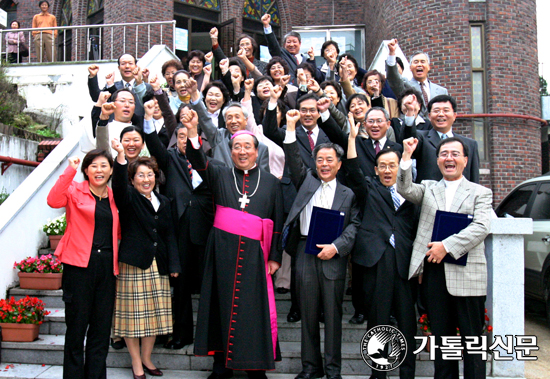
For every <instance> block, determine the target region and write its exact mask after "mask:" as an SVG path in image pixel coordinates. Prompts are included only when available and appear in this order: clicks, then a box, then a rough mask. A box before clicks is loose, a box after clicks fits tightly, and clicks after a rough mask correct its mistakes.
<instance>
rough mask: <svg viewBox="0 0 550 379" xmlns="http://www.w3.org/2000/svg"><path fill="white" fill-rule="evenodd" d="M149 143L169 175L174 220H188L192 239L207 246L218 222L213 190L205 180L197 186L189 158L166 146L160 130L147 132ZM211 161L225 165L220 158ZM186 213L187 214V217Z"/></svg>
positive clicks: (146, 137) (160, 165) (167, 185)
mask: <svg viewBox="0 0 550 379" xmlns="http://www.w3.org/2000/svg"><path fill="white" fill-rule="evenodd" d="M145 143H146V144H147V148H148V149H149V152H150V153H151V155H152V156H154V157H155V158H156V160H157V162H158V165H159V168H160V169H161V170H162V171H163V172H164V175H165V176H166V183H165V193H166V196H167V197H168V198H169V199H170V200H171V201H172V207H173V214H174V222H175V223H176V225H177V224H178V223H180V222H186V223H188V227H189V234H190V238H191V242H192V243H194V244H195V245H206V240H207V239H208V234H209V233H210V229H211V228H212V224H213V223H214V209H215V205H214V203H213V200H212V191H210V189H209V188H208V186H207V185H206V182H205V181H203V182H202V183H201V184H200V185H198V186H197V188H195V189H193V184H192V182H191V177H190V175H189V170H188V167H187V161H186V157H185V156H184V155H183V154H181V153H180V151H179V150H178V149H177V147H176V148H171V149H166V147H165V146H164V145H163V143H162V142H161V140H160V138H159V136H158V135H157V133H154V132H153V133H150V134H145ZM209 161H210V164H213V165H223V163H221V162H219V161H216V160H209ZM184 216H185V217H184Z"/></svg>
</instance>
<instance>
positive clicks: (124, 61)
mask: <svg viewBox="0 0 550 379" xmlns="http://www.w3.org/2000/svg"><path fill="white" fill-rule="evenodd" d="M136 67H137V64H136V58H135V57H134V56H133V55H132V54H127V53H126V54H122V55H121V56H120V57H119V58H118V70H119V72H120V76H121V77H122V80H119V81H117V82H115V81H114V80H115V73H114V72H112V73H110V74H108V75H107V84H106V85H105V87H104V88H103V89H102V90H100V89H99V84H98V82H97V73H98V71H99V68H98V67H97V66H96V65H91V66H90V67H88V72H89V76H88V91H89V92H90V97H91V98H92V100H93V101H97V99H98V98H99V94H100V93H101V92H103V91H109V92H110V93H111V94H113V93H115V92H116V91H117V90H119V89H122V88H127V89H129V90H130V91H131V92H132V93H133V94H134V95H136V91H135V87H136V86H137V85H139V84H140V83H136V78H135V76H134V70H135V69H136ZM143 84H144V85H145V88H146V91H145V92H146V93H152V92H153V90H152V88H151V86H150V85H149V83H143ZM135 97H136V110H135V114H136V115H137V116H138V117H143V116H144V114H145V113H144V110H143V103H142V102H141V98H140V97H139V96H135Z"/></svg>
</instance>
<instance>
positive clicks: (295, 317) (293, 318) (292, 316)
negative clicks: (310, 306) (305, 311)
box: [286, 311, 302, 322]
mask: <svg viewBox="0 0 550 379" xmlns="http://www.w3.org/2000/svg"><path fill="white" fill-rule="evenodd" d="M301 319H302V315H301V314H300V312H298V311H292V312H290V313H289V314H288V316H286V320H287V321H288V322H298V321H300V320H301Z"/></svg>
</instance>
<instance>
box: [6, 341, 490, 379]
mask: <svg viewBox="0 0 550 379" xmlns="http://www.w3.org/2000/svg"><path fill="white" fill-rule="evenodd" d="M280 346H281V354H282V358H283V359H282V361H281V362H277V363H276V370H275V372H278V373H289V374H290V373H292V374H294V375H296V374H297V373H299V372H300V371H301V368H302V363H301V359H300V351H301V350H300V342H281V343H280ZM63 347H64V336H54V335H41V336H40V337H39V339H38V340H37V341H34V342H26V343H25V342H4V343H2V360H3V361H5V362H16V363H24V364H36V363H37V362H41V363H43V364H46V363H47V364H48V365H62V364H63ZM321 350H323V345H322V344H321ZM416 359H417V361H416V375H417V376H433V362H431V361H430V360H429V355H428V353H426V352H422V353H420V354H418V355H417V357H416ZM152 360H153V362H154V363H155V365H156V366H157V367H160V368H161V369H164V368H169V369H171V370H186V372H188V370H191V371H197V370H198V371H207V370H210V369H211V368H212V362H213V361H212V358H211V357H195V356H194V355H193V345H189V346H185V347H184V348H183V349H180V350H169V349H164V348H162V347H160V346H156V347H155V348H154V350H153V354H152ZM130 366H131V360H130V355H129V354H128V350H127V349H126V348H124V349H121V350H114V349H112V348H109V355H108V357H107V367H110V368H125V367H126V368H127V367H130ZM490 366H491V362H487V372H488V373H490V368H491V367H490ZM2 367H3V368H5V367H6V366H5V365H4V364H3V366H2ZM342 374H343V375H362V376H364V375H370V368H369V367H368V366H367V365H366V364H365V362H363V360H362V358H361V355H360V352H359V342H354V343H351V342H343V343H342ZM185 377H187V376H185Z"/></svg>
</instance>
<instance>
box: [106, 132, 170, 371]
mask: <svg viewBox="0 0 550 379" xmlns="http://www.w3.org/2000/svg"><path fill="white" fill-rule="evenodd" d="M112 146H113V149H115V150H116V151H117V152H118V156H117V159H116V161H115V166H114V173H113V193H114V198H115V202H116V205H117V208H118V210H119V217H120V227H121V231H122V236H121V241H120V247H119V255H118V259H119V270H120V274H119V276H118V281H117V296H116V305H115V331H114V333H115V335H117V336H121V337H124V338H125V340H126V346H127V347H128V351H129V352H130V356H131V357H132V370H133V374H134V378H139V379H145V371H146V372H148V373H149V374H150V375H154V376H161V375H162V371H160V370H159V369H158V368H156V367H155V365H154V364H153V362H152V361H151V352H152V351H153V346H154V344H155V338H156V336H157V335H165V334H169V333H172V305H171V297H170V283H169V280H168V274H169V273H170V274H171V275H172V276H174V277H177V276H178V273H179V272H180V271H181V268H180V263H179V257H178V250H177V245H176V236H175V231H174V226H173V223H172V211H171V207H170V201H169V200H168V198H166V197H164V196H162V195H160V194H158V193H156V192H155V191H154V189H155V185H156V183H157V180H158V174H159V170H158V166H157V163H156V161H155V159H154V158H146V157H139V158H137V159H136V160H135V161H133V162H132V163H130V164H128V162H127V161H126V157H125V155H124V149H123V147H122V145H121V144H120V142H118V141H117V140H116V139H114V140H113V142H112ZM140 339H141V349H140ZM140 350H141V351H140Z"/></svg>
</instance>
